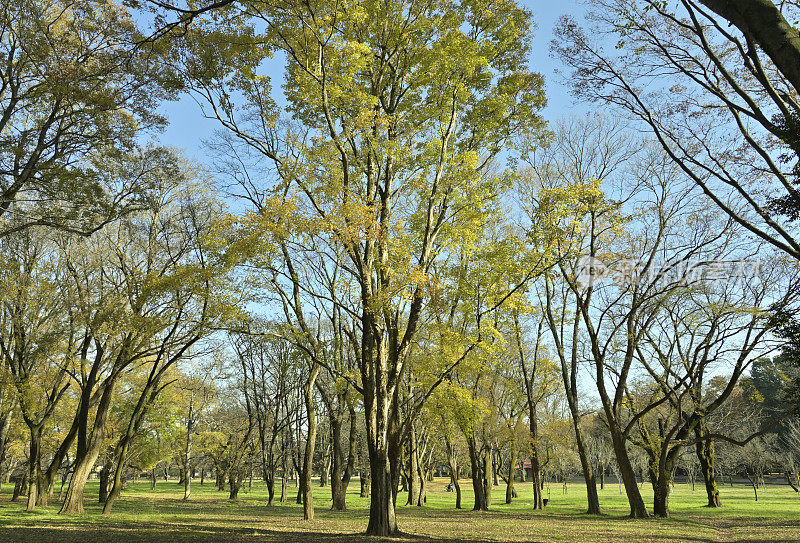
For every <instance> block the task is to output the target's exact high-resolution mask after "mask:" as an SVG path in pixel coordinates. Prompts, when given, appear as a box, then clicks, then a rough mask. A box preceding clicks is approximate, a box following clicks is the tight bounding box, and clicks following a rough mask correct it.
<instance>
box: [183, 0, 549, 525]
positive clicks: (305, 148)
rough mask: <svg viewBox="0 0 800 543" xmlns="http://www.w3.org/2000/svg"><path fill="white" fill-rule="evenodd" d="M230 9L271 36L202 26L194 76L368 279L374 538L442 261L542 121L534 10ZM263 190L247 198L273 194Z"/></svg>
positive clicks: (358, 277) (364, 359)
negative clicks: (266, 71)
mask: <svg viewBox="0 0 800 543" xmlns="http://www.w3.org/2000/svg"><path fill="white" fill-rule="evenodd" d="M489 6H491V9H488V8H489ZM230 9H231V10H232V12H233V13H234V14H235V16H236V17H238V19H237V20H238V21H242V20H244V21H246V20H247V19H248V18H249V17H252V18H254V19H255V20H256V24H257V28H265V29H266V31H265V34H264V36H258V38H257V39H252V40H251V39H250V38H249V37H248V36H252V35H253V34H254V33H255V32H256V31H255V28H256V27H247V28H245V29H244V30H243V32H242V33H241V34H242V36H241V37H242V38H243V39H244V41H245V42H247V43H251V44H254V47H253V48H252V49H251V52H250V53H249V54H247V55H242V54H241V53H242V50H241V47H238V46H237V47H238V50H237V52H236V54H235V55H233V54H232V50H231V47H230V45H228V44H229V43H232V42H230V41H229V37H228V36H225V37H222V35H220V34H219V33H218V32H216V30H217V29H216V28H214V27H208V28H207V29H204V28H202V25H199V26H198V27H196V28H197V30H196V33H190V34H189V36H190V38H191V42H192V43H191V44H190V45H189V47H188V51H187V71H188V73H189V76H190V81H191V83H190V84H191V85H192V87H193V89H194V90H195V91H196V92H198V93H199V94H200V95H202V96H203V98H204V99H205V100H206V103H207V104H208V105H209V107H210V112H211V114H212V115H213V116H215V117H217V118H218V119H219V121H220V122H221V123H222V124H223V125H224V126H225V127H226V128H227V129H229V130H230V131H231V133H232V134H233V135H234V136H235V137H236V138H238V141H239V142H240V143H241V144H243V145H242V146H239V147H237V148H238V149H239V150H240V153H244V152H245V151H243V149H246V150H247V152H250V153H251V154H255V155H257V156H259V157H260V159H261V160H262V165H263V159H267V160H269V161H270V163H271V166H270V170H269V171H268V172H264V169H263V168H262V169H261V170H260V172H262V174H263V173H267V174H269V175H271V176H272V177H273V179H274V180H275V182H274V186H275V187H276V188H277V191H276V192H275V193H274V194H271V195H274V196H277V197H278V201H277V203H279V204H280V205H282V206H283V205H285V204H286V203H294V204H296V206H297V209H298V211H300V212H301V213H300V216H301V218H302V220H301V221H299V222H295V224H296V225H298V226H300V225H304V227H308V226H313V227H314V230H315V235H316V236H317V237H319V239H320V240H321V242H320V243H318V244H317V246H318V247H323V246H325V245H327V246H328V247H331V248H332V247H335V246H338V247H341V251H342V252H341V254H342V256H343V260H342V265H343V269H344V270H345V273H347V274H348V275H349V276H350V277H351V278H352V280H353V284H354V285H356V288H357V289H358V290H357V292H358V300H359V307H358V311H357V313H356V314H355V315H354V318H355V319H356V320H357V322H358V330H359V334H360V338H359V360H358V367H359V375H358V379H359V380H360V382H359V383H358V390H359V392H360V393H361V394H362V396H363V400H364V408H365V416H366V423H367V444H368V451H369V457H370V469H371V502H370V519H369V524H368V527H367V532H368V533H369V534H372V535H379V536H386V535H391V534H393V533H395V532H396V531H397V522H396V518H395V490H394V489H395V484H396V483H395V482H396V480H397V475H398V468H399V465H398V462H399V458H400V451H401V438H402V437H403V435H404V434H405V432H406V431H407V428H406V427H405V426H404V424H403V423H402V421H401V416H400V405H399V398H400V389H401V386H402V383H403V377H404V373H405V372H406V369H407V362H408V359H409V356H410V353H411V349H412V346H413V344H414V338H415V336H416V334H417V332H418V330H419V325H420V318H421V316H422V313H423V310H424V308H425V306H426V301H427V293H428V290H429V285H430V284H431V283H432V281H434V278H433V277H432V271H433V265H434V262H435V261H436V259H437V258H438V257H439V255H440V254H441V252H442V250H443V248H444V247H445V246H446V245H447V244H448V243H449V242H450V240H454V239H458V238H459V237H461V236H463V235H467V233H468V232H469V230H470V228H471V225H472V224H473V222H474V221H479V220H480V216H481V214H482V205H483V203H484V202H486V201H490V200H493V199H495V198H497V191H496V187H497V182H498V178H499V177H501V176H500V175H493V169H492V168H495V171H496V166H495V162H494V161H495V159H497V158H498V157H499V155H500V153H501V150H503V151H504V152H506V153H511V152H513V145H512V144H513V141H514V138H516V137H517V136H524V135H525V134H531V137H534V136H535V134H536V133H537V131H538V130H539V129H540V128H541V124H542V123H541V120H540V119H539V118H538V116H537V115H536V111H537V110H538V109H539V108H540V107H541V106H542V105H543V104H544V97H543V93H542V80H541V77H540V76H538V75H537V74H533V73H531V72H530V71H529V69H528V67H527V53H528V51H529V38H530V32H529V26H530V23H529V14H528V13H527V12H526V11H525V10H524V9H522V8H520V7H519V6H518V5H517V4H515V3H514V2H505V3H502V4H488V3H482V2H474V1H456V2H453V1H449V0H448V1H442V2H435V3H429V2H428V3H420V2H417V1H414V0H411V1H402V2H396V1H392V2H367V3H356V2H345V3H341V4H330V3H328V2H310V3H309V2H302V3H296V2H292V1H290V2H285V3H279V4H274V3H271V2H263V3H262V2H248V3H247V4H246V10H242V11H236V10H234V9H233V8H232V7H231V8H230ZM206 30H207V31H206ZM235 41H237V42H238V43H240V44H241V43H243V42H242V41H239V40H238V39H237V40H235ZM261 44H267V46H266V48H265V47H264V46H262V45H261ZM209 45H213V46H212V47H207V46H209ZM274 50H279V51H281V52H283V53H285V58H286V64H285V72H286V78H287V83H286V87H285V88H286V89H287V99H288V109H289V112H290V113H291V115H292V117H293V119H294V120H295V122H296V123H299V124H300V125H301V126H296V127H291V125H289V126H290V128H289V129H286V127H287V125H286V124H284V123H280V122H278V120H279V117H280V115H279V110H278V107H277V105H276V103H275V98H274V97H273V96H272V95H271V94H270V89H269V86H268V83H269V80H268V78H266V77H264V76H262V75H259V72H258V70H257V69H256V66H257V64H258V63H259V62H260V61H261V59H262V58H263V57H264V56H265V55H267V54H272V53H273V51H274ZM234 90H235V93H236V94H238V95H240V96H242V97H243V98H244V103H240V104H237V103H235V100H234V99H233V96H234ZM253 121H255V122H253ZM249 179H253V176H252V175H251V176H250V178H249ZM267 186H268V185H263V184H262V185H261V187H257V189H258V190H256V191H250V192H249V194H250V195H251V196H252V195H262V196H263V195H265V189H266V188H267ZM262 200H263V198H262ZM274 203H275V202H274V201H273V202H272V204H273V205H274ZM267 210H268V212H267V213H265V214H266V215H267V216H272V217H275V216H276V214H277V215H280V212H278V211H277V210H275V209H274V208H272V209H270V207H269V206H267ZM262 213H264V211H262ZM276 224H283V223H281V221H280V220H276ZM323 242H324V243H323ZM332 252H333V251H332ZM345 261H346V265H344V262H345Z"/></svg>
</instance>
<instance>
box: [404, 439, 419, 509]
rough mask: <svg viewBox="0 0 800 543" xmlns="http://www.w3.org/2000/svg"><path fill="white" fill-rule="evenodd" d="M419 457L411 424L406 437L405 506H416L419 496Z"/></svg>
mask: <svg viewBox="0 0 800 543" xmlns="http://www.w3.org/2000/svg"><path fill="white" fill-rule="evenodd" d="M418 471H419V455H418V453H417V432H416V429H415V428H414V423H411V431H410V432H409V436H408V499H407V500H406V505H417V499H418V496H419V486H418V483H419V478H418V476H417V472H418Z"/></svg>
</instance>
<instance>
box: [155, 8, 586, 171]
mask: <svg viewBox="0 0 800 543" xmlns="http://www.w3.org/2000/svg"><path fill="white" fill-rule="evenodd" d="M521 1H522V4H523V5H524V6H526V7H527V8H528V9H529V10H530V11H531V12H532V13H533V20H534V22H535V24H536V28H535V30H534V41H533V54H532V58H531V69H532V70H534V71H536V72H539V73H541V74H542V75H543V76H544V78H545V85H546V89H547V102H548V103H547V108H546V109H545V111H544V112H543V114H544V116H545V118H546V119H548V120H550V121H552V120H555V119H557V118H559V117H562V116H564V115H566V114H569V113H571V112H574V111H575V109H581V110H582V109H584V108H581V107H577V108H576V105H575V104H574V103H573V98H572V96H571V95H570V94H569V91H568V89H567V88H566V87H564V86H563V85H562V84H561V83H560V81H559V77H561V76H559V75H556V69H558V67H559V62H558V61H556V60H555V59H553V58H551V56H550V41H551V40H552V39H553V26H554V25H555V23H556V21H557V20H558V18H559V17H560V16H561V15H563V14H565V13H569V14H573V15H574V14H578V13H580V12H582V11H583V7H582V5H581V3H580V0H555V1H546V0H521ZM281 83H282V82H281V81H280V80H279V79H278V80H275V81H273V84H274V86H275V87H276V88H279V87H280V85H281ZM162 109H163V112H164V113H166V115H167V117H168V118H169V121H170V125H169V126H168V127H167V129H166V130H165V132H164V133H163V134H161V136H160V137H159V140H160V142H161V143H162V144H166V145H172V146H175V147H178V148H181V149H184V150H186V152H187V153H188V154H189V155H190V156H191V157H193V158H195V159H196V160H198V161H199V162H201V163H209V162H210V161H209V160H207V158H206V155H207V153H208V151H207V149H205V147H204V146H203V140H204V139H207V138H209V137H210V136H211V135H212V133H213V131H214V130H215V129H216V128H217V123H216V121H214V120H210V119H205V118H203V116H202V114H201V112H200V107H199V105H198V104H197V103H195V101H194V100H193V99H192V98H191V97H189V96H184V97H183V98H182V99H181V100H180V101H178V102H170V103H168V104H166V105H165V106H164V107H163V108H162Z"/></svg>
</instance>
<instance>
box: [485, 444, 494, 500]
mask: <svg viewBox="0 0 800 543" xmlns="http://www.w3.org/2000/svg"><path fill="white" fill-rule="evenodd" d="M492 467H493V464H492V448H491V447H488V446H487V447H486V448H484V450H483V492H484V498H483V499H484V500H485V502H486V509H487V510H488V509H489V507H491V505H492V476H493V474H494V470H493V469H492Z"/></svg>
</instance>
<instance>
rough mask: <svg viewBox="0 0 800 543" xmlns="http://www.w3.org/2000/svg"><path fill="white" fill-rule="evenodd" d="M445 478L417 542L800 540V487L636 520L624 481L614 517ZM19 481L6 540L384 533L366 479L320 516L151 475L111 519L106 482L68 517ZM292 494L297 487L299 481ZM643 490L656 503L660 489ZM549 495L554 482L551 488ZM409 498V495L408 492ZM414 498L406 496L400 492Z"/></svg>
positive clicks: (526, 489) (3, 513)
mask: <svg viewBox="0 0 800 543" xmlns="http://www.w3.org/2000/svg"><path fill="white" fill-rule="evenodd" d="M446 482H447V481H446V480H445V479H437V480H436V481H435V482H434V483H429V492H428V504H427V506H426V507H412V506H399V507H398V508H397V515H398V526H399V527H400V529H401V530H402V531H403V532H404V533H405V534H406V535H404V536H402V537H400V538H398V539H399V540H407V541H419V542H423V541H436V542H442V543H445V542H455V541H541V542H550V541H597V542H623V541H624V542H629V541H697V542H701V541H731V542H734V541H737V542H739V541H741V542H744V541H772V542H774V541H800V495H798V494H796V493H795V492H793V491H792V490H791V489H790V488H789V487H788V486H779V485H775V486H768V487H767V489H766V490H762V491H760V492H759V501H758V502H755V501H754V500H753V493H752V490H751V489H750V488H748V487H746V486H743V485H737V486H735V487H730V486H724V487H722V488H721V497H722V503H723V507H722V508H721V509H717V510H713V509H708V508H706V507H703V505H704V503H705V493H704V491H703V489H702V486H701V485H698V486H697V487H696V490H695V491H694V492H692V491H691V489H689V488H687V485H685V484H679V485H677V486H676V487H675V490H674V492H673V494H672V496H671V500H670V506H671V511H672V518H670V519H659V520H656V519H648V520H630V519H626V518H625V515H626V513H627V511H628V509H627V501H626V499H625V496H624V494H620V492H619V489H618V487H617V485H616V484H613V485H607V486H606V488H605V489H604V490H602V491H601V494H600V501H601V505H602V507H603V511H604V513H605V514H604V515H603V516H602V517H589V516H587V515H585V514H583V511H584V504H585V491H584V490H583V488H582V487H581V485H577V484H574V485H570V486H569V488H568V492H567V494H564V493H563V491H562V488H561V486H560V485H552V486H551V487H550V488H549V497H550V504H549V505H548V506H547V507H546V508H545V510H544V511H541V512H533V511H532V510H531V508H530V503H531V498H532V495H533V491H532V489H531V486H530V483H527V484H524V483H517V486H518V491H519V498H517V499H516V500H514V503H512V504H510V505H506V504H505V503H503V502H504V501H505V487H503V486H501V487H496V488H495V491H494V493H493V495H492V506H491V511H489V512H488V513H486V512H484V513H475V512H472V511H470V510H469V508H470V507H471V506H472V494H471V489H470V488H469V487H470V484H469V481H466V480H465V481H462V487H463V490H464V495H463V503H464V506H465V507H466V508H467V509H464V510H461V511H457V510H455V509H453V507H454V504H455V494H454V493H448V492H444V486H445V484H446ZM10 486H11V485H4V487H3V489H2V491H1V492H0V542H2V543H5V542H12V541H13V542H17V541H24V542H30V543H50V542H53V543H56V542H58V543H70V542H78V543H94V542H101V541H102V542H109V543H128V542H143V541H164V542H168V543H184V542H186V543H188V542H211V541H215V542H225V543H228V542H245V541H246V542H254V543H255V542H262V541H265V542H271V541H275V542H290V543H291V542H296V541H320V542H323V543H332V542H341V543H349V542H359V541H374V540H376V539H375V538H368V537H366V536H363V535H361V532H363V531H364V530H365V528H366V525H367V520H366V519H367V513H368V507H369V502H368V500H367V499H363V498H360V497H359V496H358V486H359V485H358V481H357V480H355V481H354V482H353V483H351V485H350V492H349V494H348V498H347V499H348V507H349V510H348V511H347V512H345V513H333V512H331V511H329V510H328V507H329V505H330V502H329V498H330V490H329V489H328V488H320V487H318V486H315V488H314V498H315V501H316V519H315V520H314V521H311V522H305V521H303V520H302V508H301V506H299V505H297V504H295V503H294V500H292V503H288V504H278V505H276V506H274V507H271V508H267V507H266V506H265V503H266V498H265V495H266V492H265V489H264V487H263V486H262V484H254V486H253V489H252V491H251V492H245V491H244V490H243V491H242V493H241V494H240V498H239V500H238V501H235V502H232V501H229V500H228V499H227V494H226V493H223V492H217V491H215V490H214V488H213V484H208V483H207V484H205V485H203V486H201V485H200V484H199V483H198V482H194V484H193V485H192V499H191V501H189V502H183V501H182V500H181V498H182V496H183V493H182V489H181V488H180V487H178V485H176V484H175V482H174V481H170V482H164V481H159V483H158V488H157V489H156V490H155V491H150V484H149V482H141V483H137V484H131V485H129V488H128V490H127V491H126V492H125V493H123V496H122V497H121V498H120V500H119V501H117V503H116V504H115V507H114V511H113V513H112V514H111V516H109V517H103V516H101V515H100V507H99V505H98V504H97V500H96V496H97V482H90V483H89V486H88V488H87V497H86V502H87V503H86V513H85V514H84V515H82V516H61V515H58V514H57V512H58V506H57V505H51V506H50V507H46V508H42V509H41V510H39V511H36V512H34V513H26V512H25V511H24V503H23V502H19V503H12V502H11V501H10V492H11V488H10ZM289 490H290V493H291V494H292V497H294V493H295V492H296V491H295V489H294V487H293V485H290V487H289ZM642 492H643V494H644V495H645V500H646V501H647V502H648V504H652V490H651V489H650V488H649V485H644V486H643V488H642ZM545 496H548V490H547V489H546V490H545ZM401 498H402V500H401ZM398 501H402V502H405V496H400V497H398Z"/></svg>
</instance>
